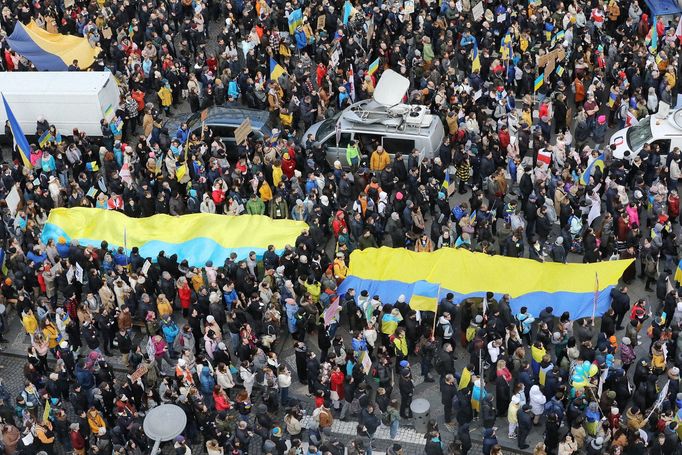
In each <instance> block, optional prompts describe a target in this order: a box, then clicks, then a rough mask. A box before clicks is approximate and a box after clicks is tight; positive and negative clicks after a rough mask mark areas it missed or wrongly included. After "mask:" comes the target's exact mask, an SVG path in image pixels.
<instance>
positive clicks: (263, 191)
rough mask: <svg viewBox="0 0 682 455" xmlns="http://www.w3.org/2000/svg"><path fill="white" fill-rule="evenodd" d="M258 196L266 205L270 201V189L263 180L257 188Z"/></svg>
mask: <svg viewBox="0 0 682 455" xmlns="http://www.w3.org/2000/svg"><path fill="white" fill-rule="evenodd" d="M258 194H260V198H261V199H262V200H263V202H265V203H266V204H267V203H268V202H270V201H271V200H272V188H270V184H269V183H268V182H267V181H266V180H263V183H262V184H261V186H260V188H258Z"/></svg>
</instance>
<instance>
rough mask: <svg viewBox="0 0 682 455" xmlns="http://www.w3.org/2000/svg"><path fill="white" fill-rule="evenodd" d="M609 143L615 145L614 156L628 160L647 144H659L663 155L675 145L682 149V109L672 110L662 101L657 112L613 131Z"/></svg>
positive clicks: (633, 157) (632, 158)
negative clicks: (635, 123)
mask: <svg viewBox="0 0 682 455" xmlns="http://www.w3.org/2000/svg"><path fill="white" fill-rule="evenodd" d="M609 144H610V145H614V146H615V149H614V150H613V157H614V158H616V159H620V160H627V161H632V160H634V159H635V157H636V156H637V155H638V154H639V152H640V151H641V150H642V148H643V147H644V145H645V144H652V145H658V147H659V150H660V154H661V155H667V154H668V152H670V151H671V150H672V149H674V148H675V147H679V148H681V149H682V109H673V110H671V109H670V107H669V106H668V105H667V104H665V103H660V104H659V110H658V112H657V113H655V114H653V115H649V116H646V117H644V118H643V119H642V120H640V121H639V123H638V124H637V125H633V126H629V127H627V128H623V129H622V130H619V131H617V132H615V133H613V136H611V139H610V140H609Z"/></svg>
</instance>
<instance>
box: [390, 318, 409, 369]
mask: <svg viewBox="0 0 682 455" xmlns="http://www.w3.org/2000/svg"><path fill="white" fill-rule="evenodd" d="M393 346H394V347H395V357H396V359H395V364H396V365H397V366H398V367H397V368H400V367H399V365H400V362H401V361H403V360H407V354H408V349H407V337H405V329H403V328H402V327H399V328H398V329H397V330H396V331H395V336H394V338H393Z"/></svg>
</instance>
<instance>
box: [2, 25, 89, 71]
mask: <svg viewBox="0 0 682 455" xmlns="http://www.w3.org/2000/svg"><path fill="white" fill-rule="evenodd" d="M7 42H8V44H9V47H10V48H11V49H12V50H13V51H15V52H17V53H18V54H20V55H22V56H24V57H26V58H27V59H29V60H30V61H31V63H33V65H35V67H36V68H38V71H67V70H68V69H69V65H71V64H72V63H73V61H74V60H78V66H80V67H81V68H88V67H89V66H90V65H92V63H93V62H94V61H95V57H97V54H99V51H100V49H99V48H96V47H92V46H90V42H89V41H88V39H87V38H82V37H78V36H71V35H61V34H59V33H50V32H47V31H45V30H43V29H42V28H40V27H39V26H38V24H36V23H35V22H33V20H31V22H30V23H29V24H28V25H24V24H22V23H21V22H17V25H15V26H14V31H13V32H12V34H11V35H10V36H9V37H8V38H7Z"/></svg>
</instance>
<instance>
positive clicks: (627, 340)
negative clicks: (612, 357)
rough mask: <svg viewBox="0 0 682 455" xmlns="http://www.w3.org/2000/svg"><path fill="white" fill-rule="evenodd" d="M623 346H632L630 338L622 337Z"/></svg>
mask: <svg viewBox="0 0 682 455" xmlns="http://www.w3.org/2000/svg"><path fill="white" fill-rule="evenodd" d="M623 344H624V345H626V346H630V344H632V341H630V338H628V337H623Z"/></svg>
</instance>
